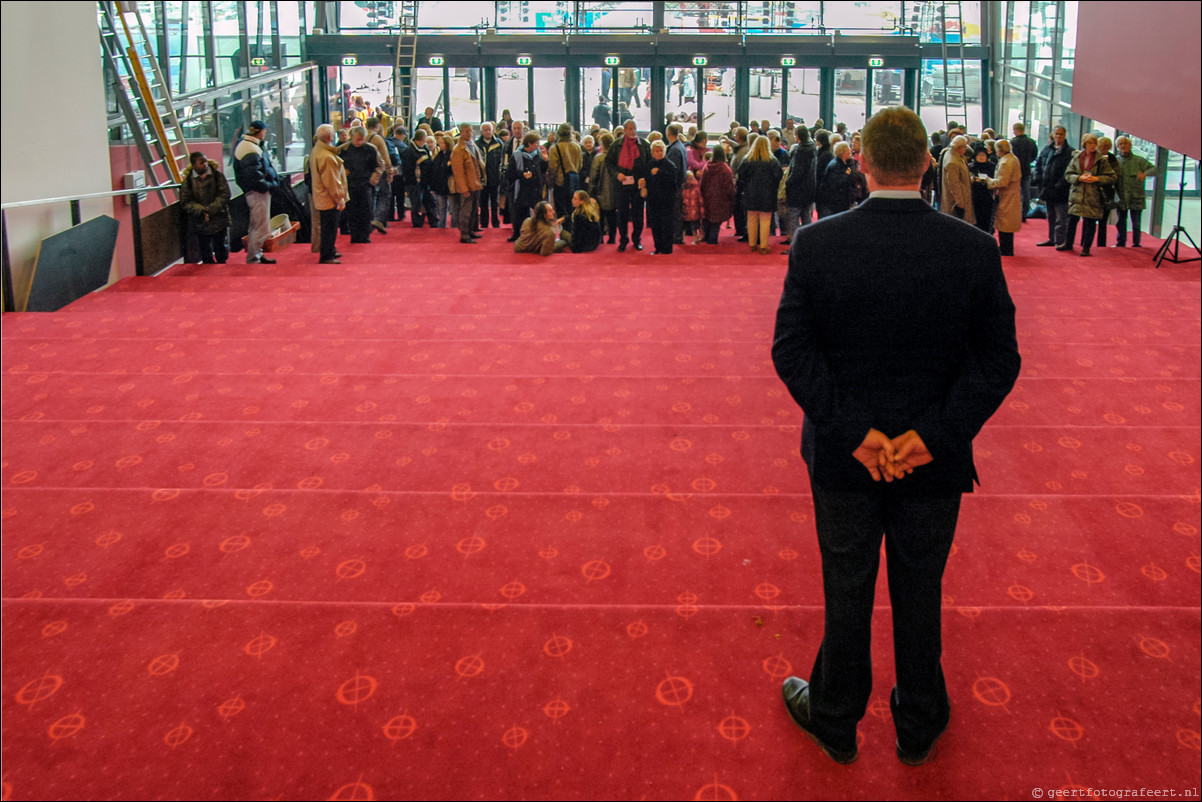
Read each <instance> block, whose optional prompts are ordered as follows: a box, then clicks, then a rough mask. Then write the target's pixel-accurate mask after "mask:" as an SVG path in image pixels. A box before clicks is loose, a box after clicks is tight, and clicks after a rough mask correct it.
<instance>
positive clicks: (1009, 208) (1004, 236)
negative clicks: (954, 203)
mask: <svg viewBox="0 0 1202 802" xmlns="http://www.w3.org/2000/svg"><path fill="white" fill-rule="evenodd" d="M993 146H994V148H995V149H996V150H997V153H998V156H999V157H1000V158H999V159H998V163H997V171H996V173H995V175H994V177H993V178H990V179H989V188H990V189H995V190H997V214H996V215H995V216H994V219H993V225H994V227H995V228H997V238H998V243H999V244H1000V245H1001V250H1002V256H1013V255H1014V234H1015V232H1017V231H1021V230H1022V227H1023V186H1022V183H1023V171H1022V165H1020V164H1019V163H1018V159H1016V158H1015V157H1014V154H1013V153H1011V152H1010V143H1009V142H1007V141H1006V140H1005V139H999V140H998V141H997V142H995V143H994V145H993Z"/></svg>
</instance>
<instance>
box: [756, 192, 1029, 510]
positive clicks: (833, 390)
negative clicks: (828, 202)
mask: <svg viewBox="0 0 1202 802" xmlns="http://www.w3.org/2000/svg"><path fill="white" fill-rule="evenodd" d="M772 358H773V361H774V363H775V364H776V370H777V373H778V374H779V375H780V377H781V379H782V380H783V381H784V383H785V385H786V386H787V387H788V388H789V392H790V393H792V395H793V398H794V399H796V400H797V403H798V404H799V405H801V408H802V409H803V410H804V412H805V424H804V426H803V427H802V438H801V453H802V456H803V457H804V458H805V461H806V464H807V465H808V466H809V470H810V477H811V481H812V483H813V484H814V485H815V486H818V487H823V488H827V489H831V490H862V489H866V488H869V487H872V486H873V485H874V484H875V483H874V482H873V481H872V477H871V476H869V474H868V471H867V470H865V468H864V466H863V465H861V464H860V463H859V462H857V461H856V460H855V458H854V457H852V452H853V451H855V450H856V448H857V447H859V445H860V443H861V442H862V441H863V439H864V436H865V435H866V434H867V433H868V430H869V429H870V428H876V429H879V430H880V431H882V432H884V433H885V434H886V435H888V436H889V437H896V436H897V435H899V434H902V433H903V432H906V431H908V430H910V429H914V430H915V431H916V432H918V434H919V436H921V437H922V439H923V441H924V442H925V443H926V445H927V448H928V449H929V450H930V452H931V455H932V457H933V461H932V462H931V463H930V464H928V465H924V466H921V467H919V468H916V469H915V470H914V473H913V474H912V475H910V476H907V477H906V478H904V479H902V480H901V482H900V488H902V489H904V492H915V493H920V492H929V493H946V492H971V491H972V484H973V480H974V479H976V469H975V467H974V465H973V458H972V439H973V437H975V436H976V434H977V432H978V431H980V429H981V427H982V426H983V425H984V424H985V421H986V420H988V419H989V417H990V416H991V415H992V414H993V413H994V411H995V410H996V409H997V408H998V406H999V405H1000V404H1001V403H1002V401H1003V400H1004V399H1005V398H1006V395H1007V394H1008V393H1009V392H1010V389H1011V388H1012V387H1013V386H1014V381H1015V379H1016V378H1017V376H1018V369H1019V355H1018V345H1017V343H1016V341H1015V333H1014V303H1013V301H1011V299H1010V293H1009V291H1008V290H1007V289H1006V279H1005V276H1003V274H1002V262H1001V258H1000V256H999V255H998V247H997V243H996V241H994V239H993V238H992V237H990V236H989V235H987V234H985V233H984V232H982V231H980V230H978V229H976V228H974V227H973V226H970V225H968V224H966V223H963V222H961V221H959V220H956V219H954V218H952V217H949V216H948V215H941V214H939V213H938V212H936V211H935V210H934V209H932V208H931V207H930V206H928V205H927V204H926V203H924V202H923V201H921V200H899V199H885V198H871V199H869V200H868V201H866V202H865V203H864V204H862V205H861V206H859V207H858V208H856V209H854V210H852V211H849V212H845V213H843V214H839V215H835V216H832V217H828V218H825V219H823V220H820V221H818V223H816V224H814V225H811V226H805V227H803V228H801V229H799V230H798V231H797V233H796V235H795V236H794V238H793V245H792V248H791V249H790V251H789V272H788V275H787V277H786V278H785V288H784V294H783V295H782V296H781V302H780V309H779V311H778V313H777V319H776V339H775V342H774V343H773V346H772Z"/></svg>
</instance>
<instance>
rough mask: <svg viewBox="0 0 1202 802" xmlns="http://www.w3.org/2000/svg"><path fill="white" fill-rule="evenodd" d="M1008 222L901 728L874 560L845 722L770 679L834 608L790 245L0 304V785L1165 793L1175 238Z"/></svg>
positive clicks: (1186, 454) (1176, 588)
mask: <svg viewBox="0 0 1202 802" xmlns="http://www.w3.org/2000/svg"><path fill="white" fill-rule="evenodd" d="M1028 225H1029V227H1032V226H1033V227H1034V228H1033V229H1032V230H1029V231H1025V232H1023V233H1021V234H1020V235H1019V236H1018V249H1019V253H1020V254H1021V255H1020V256H1019V257H1017V258H1014V259H1009V260H1007V275H1008V279H1009V282H1010V288H1011V292H1012V294H1013V295H1014V298H1015V302H1016V304H1017V306H1018V315H1019V319H1018V330H1019V342H1020V346H1021V348H1022V352H1023V372H1022V377H1021V378H1020V380H1019V383H1018V386H1017V387H1016V388H1015V390H1014V392H1013V393H1012V395H1011V397H1010V399H1009V400H1008V401H1007V403H1006V404H1005V405H1004V406H1003V407H1002V409H1001V410H999V412H998V414H997V415H996V416H995V417H994V418H993V420H992V421H991V422H990V423H989V424H988V425H987V426H986V428H985V429H984V431H982V433H981V435H980V437H979V438H978V440H977V454H978V466H979V468H980V473H981V479H982V486H981V488H980V491H979V492H978V493H976V494H974V495H973V496H971V497H969V498H967V499H966V501H965V504H964V509H963V513H962V516H961V525H960V529H959V532H958V536H957V539H956V545H955V547H954V549H953V556H952V557H951V560H950V562H949V565H948V571H947V577H946V581H945V591H944V592H945V600H946V607H947V609H946V614H945V619H944V643H945V671H946V674H947V678H948V684H949V691H950V693H951V697H952V704H953V716H952V724H951V727H950V729H949V731H948V735H947V737H946V738H945V739H944V741H943V742H942V744H941V746H940V752H939V754H938V756H937V758H936V759H935V760H934V761H933V762H931V763H930V764H928V765H927V766H925V767H923V768H918V769H914V768H908V767H905V766H903V765H901V764H900V763H899V762H898V760H897V759H896V757H895V756H894V749H893V741H894V735H893V729H892V723H891V721H890V713H889V705H888V694H889V689H890V687H891V685H892V673H893V670H892V653H891V647H890V624H889V615H888V607H887V605H888V597H887V593H886V592H885V588H884V584H883V582H882V583H881V587H880V588H879V591H880V592H879V594H878V605H879V607H878V615H877V616H876V620H875V627H876V632H875V636H876V643H875V652H874V656H875V661H876V680H875V691H874V697H873V701H872V703H871V705H870V708H869V715H868V716H866V718H865V719H864V721H863V723H862V724H861V727H860V734H861V752H860V760H859V761H858V762H857V763H856V764H854V765H852V766H849V767H843V766H838V765H836V764H834V763H833V762H832V761H830V760H829V759H828V758H826V757H824V756H823V755H822V754H821V753H820V752H819V751H818V750H817V749H816V748H815V747H814V745H813V744H812V743H811V742H810V741H809V740H808V739H807V738H805V737H804V735H803V734H802V733H800V732H798V731H797V729H796V728H795V727H794V725H793V724H792V722H791V721H790V720H789V718H788V717H787V715H786V713H785V711H784V709H783V706H782V704H781V701H780V683H781V680H782V678H783V677H785V676H787V675H788V674H799V675H801V676H806V675H807V674H808V672H809V668H810V665H811V663H812V661H813V658H814V653H815V651H816V649H817V646H818V642H819V639H820V637H821V630H822V589H821V575H820V566H819V563H818V549H817V544H816V542H815V536H814V530H813V524H812V516H813V508H812V502H811V499H810V497H809V495H808V493H809V483H808V480H807V479H806V476H805V471H804V465H803V463H802V461H801V459H800V457H799V455H798V453H797V449H798V440H799V432H800V424H801V412H800V411H799V410H798V408H797V407H796V405H795V404H794V403H793V401H792V400H791V398H790V397H789V395H788V393H787V392H786V391H785V390H784V387H783V385H782V384H781V383H780V382H779V380H778V379H777V378H776V375H775V372H774V370H773V368H772V363H771V357H770V347H771V339H772V330H773V325H774V318H775V310H776V304H777V300H778V298H779V295H780V289H781V283H782V280H783V277H784V271H785V267H786V260H785V258H784V257H783V256H779V255H774V256H767V257H765V256H756V255H751V254H749V253H748V252H747V249H746V246H744V245H738V244H736V243H734V242H733V241H730V242H727V241H725V240H724V244H723V245H720V246H718V247H707V246H696V247H694V246H685V247H678V248H677V251H676V253H675V254H673V255H671V256H655V257H652V256H651V255H650V252H649V250H648V251H644V252H641V253H640V252H633V251H628V252H627V253H625V254H622V255H618V254H616V252H615V250H614V249H613V248H612V247H603V249H602V250H601V251H599V252H597V253H595V254H591V255H572V254H561V255H556V256H554V257H551V258H546V259H542V258H538V257H534V256H528V255H515V254H513V253H512V251H511V249H510V247H509V246H508V245H507V244H506V243H505V242H504V241H503V239H504V236H505V235H507V233H508V232H507V231H505V232H495V231H491V230H490V231H488V232H486V235H485V238H484V240H483V241H482V243H481V244H479V245H477V246H475V247H471V248H469V247H466V246H461V245H459V244H458V242H457V238H456V237H455V235H454V232H448V231H432V230H427V229H423V230H413V229H410V228H409V227H408V226H407V224H396V223H394V224H393V225H392V229H391V233H390V234H389V235H388V236H380V235H376V236H375V239H376V242H375V243H373V244H372V245H370V246H361V245H357V246H351V245H346V244H343V245H342V249H343V251H344V252H345V254H346V255H345V257H344V259H343V261H344V264H343V265H341V266H319V265H317V264H315V262H316V258H315V256H314V255H312V254H311V253H309V252H308V251H307V250H304V249H303V248H302V247H293V248H291V249H290V250H288V251H287V252H285V253H284V254H283V255H282V258H281V259H280V263H279V264H278V265H275V266H268V265H253V266H247V265H232V264H231V265H225V266H192V265H189V266H183V267H177V268H175V269H172V270H170V271H168V272H167V273H165V274H163V275H162V276H160V277H157V278H138V279H126V280H124V281H122V282H119V283H118V284H116V285H115V286H113V287H111V288H109V289H107V290H105V291H103V292H101V293H97V294H94V295H91V296H89V297H87V298H85V299H84V300H81V301H79V302H77V303H75V304H73V305H72V306H70V307H69V308H67V309H65V310H63V311H61V312H58V313H54V314H38V315H34V314H29V315H11V314H10V315H5V316H4V318H3V390H4V395H3V449H4V453H3V461H2V466H0V467H2V469H3V470H2V472H0V486H2V487H3V494H4V500H3V597H4V599H3V650H4V651H3V654H4V659H3V716H4V723H3V735H4V739H3V758H4V765H3V799H4V800H8V799H39V798H54V799H67V798H70V799H80V798H121V799H193V798H195V799H222V798H231V799H259V798H319V799H327V798H330V799H361V800H362V799H373V798H378V799H383V798H409V799H452V798H453V799H466V798H485V799H490V798H538V799H560V798H570V799H594V798H632V799H684V798H687V799H694V798H695V799H719V800H721V799H781V798H850V799H912V798H940V799H958V798H973V799H995V798H1000V799H1031V798H1039V796H1040V794H1043V795H1044V796H1050V795H1051V794H1052V792H1057V791H1060V790H1061V789H1094V795H1095V796H1101V795H1102V793H1103V791H1104V790H1113V789H1140V788H1145V789H1151V790H1157V789H1162V790H1165V791H1168V790H1175V791H1176V792H1177V793H1178V796H1184V795H1185V794H1187V793H1188V792H1189V791H1190V790H1192V792H1193V794H1194V798H1197V791H1198V787H1199V775H1200V769H1199V765H1200V764H1199V744H1200V735H1199V732H1200V731H1202V726H1200V724H1199V710H1200V704H1202V702H1200V692H1199V668H1200V665H1202V660H1200V655H1199V650H1200V649H1199V646H1200V644H1199V637H1200V633H1199V602H1200V595H1202V594H1200V590H1199V587H1200V585H1199V560H1200V548H1199V539H1198V532H1199V525H1200V523H1199V501H1200V487H1202V482H1200V478H1199V476H1200V473H1199V463H1198V459H1199V458H1200V457H1202V447H1200V440H1199V432H1200V429H1199V411H1200V408H1202V401H1200V394H1199V379H1200V368H1199V334H1200V328H1199V321H1200V317H1202V310H1200V299H1199V269H1198V268H1197V267H1196V266H1180V267H1178V266H1173V265H1166V266H1165V267H1164V268H1162V269H1160V270H1155V269H1153V268H1152V265H1151V258H1150V257H1151V254H1152V250H1151V249H1149V248H1145V249H1142V250H1134V249H1123V250H1120V249H1100V250H1099V251H1098V252H1097V253H1098V255H1097V256H1095V257H1094V258H1092V259H1081V258H1080V257H1077V256H1075V255H1073V254H1062V253H1056V252H1054V251H1052V250H1051V249H1044V248H1038V249H1037V248H1035V247H1034V243H1035V242H1036V241H1037V239H1039V234H1041V233H1042V231H1037V230H1035V229H1039V228H1040V227H1041V226H1042V223H1041V222H1039V221H1033V222H1032V223H1030V224H1028ZM1080 793H1081V794H1084V793H1085V792H1083V791H1082V792H1080Z"/></svg>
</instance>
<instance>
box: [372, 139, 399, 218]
mask: <svg viewBox="0 0 1202 802" xmlns="http://www.w3.org/2000/svg"><path fill="white" fill-rule="evenodd" d="M367 143H368V144H369V145H372V146H373V147H375V149H376V151H377V152H378V153H379V154H380V164H382V165H383V166H384V175H383V176H381V177H380V180H379V181H378V182H377V183H376V185H375V187H374V191H373V195H374V202H373V203H372V215H371V227H372V228H374V229H375V230H376V231H379V232H380V233H381V234H387V233H388V218H390V217H392V215H391V214H390V212H391V210H392V178H393V176H395V175H396V174H397V165H399V164H400V154H399V153H395V154H394V151H395V146H394V147H390V146H389V141H388V140H387V139H385V138H384V137H383V136H382V135H381V134H380V118H379V117H368V118H367ZM394 155H395V158H394Z"/></svg>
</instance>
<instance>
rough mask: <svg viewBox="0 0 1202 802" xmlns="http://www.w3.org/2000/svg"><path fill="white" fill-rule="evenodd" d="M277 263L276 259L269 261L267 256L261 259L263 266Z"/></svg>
mask: <svg viewBox="0 0 1202 802" xmlns="http://www.w3.org/2000/svg"><path fill="white" fill-rule="evenodd" d="M275 263H276V261H275V259H269V258H267V257H266V256H260V257H259V264H261V265H274V264H275Z"/></svg>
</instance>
